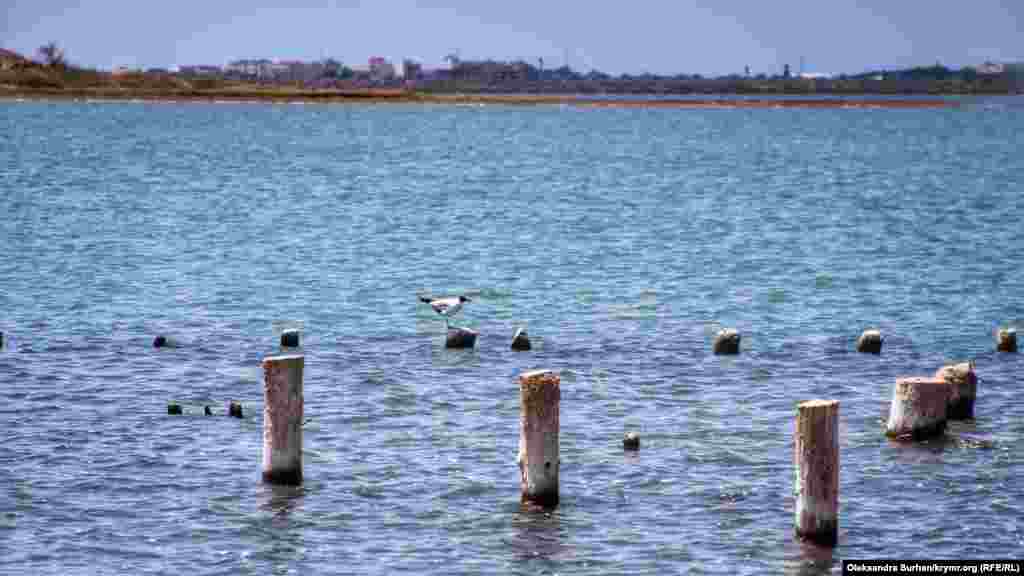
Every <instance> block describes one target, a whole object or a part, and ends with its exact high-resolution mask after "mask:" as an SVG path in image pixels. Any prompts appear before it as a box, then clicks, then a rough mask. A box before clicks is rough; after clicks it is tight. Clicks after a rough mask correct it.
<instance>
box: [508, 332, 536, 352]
mask: <svg viewBox="0 0 1024 576" xmlns="http://www.w3.org/2000/svg"><path fill="white" fill-rule="evenodd" d="M530 348H531V346H530V336H529V335H528V334H527V333H526V328H520V329H518V330H516V333H515V334H514V335H513V336H512V349H513V350H529V349H530Z"/></svg>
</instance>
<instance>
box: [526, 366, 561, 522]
mask: <svg viewBox="0 0 1024 576" xmlns="http://www.w3.org/2000/svg"><path fill="white" fill-rule="evenodd" d="M560 384H561V380H560V378H559V377H558V374H556V373H555V372H552V371H550V370H537V371H534V372H526V373H524V374H521V375H520V376H519V400H520V418H519V458H518V462H519V472H520V488H521V490H522V502H524V503H533V504H539V505H541V506H545V507H554V506H556V505H558V470H559V467H560V466H561V460H560V459H559V455H558V432H559V425H558V411H559V405H560V404H561V398H562V393H561V386H560Z"/></svg>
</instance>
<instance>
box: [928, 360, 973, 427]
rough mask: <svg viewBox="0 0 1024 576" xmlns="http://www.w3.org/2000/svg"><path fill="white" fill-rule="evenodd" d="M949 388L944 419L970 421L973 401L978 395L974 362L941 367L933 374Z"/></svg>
mask: <svg viewBox="0 0 1024 576" xmlns="http://www.w3.org/2000/svg"><path fill="white" fill-rule="evenodd" d="M935 377H936V378H939V379H942V380H944V381H945V382H946V385H948V386H949V400H948V402H947V404H946V418H947V419H949V420H971V419H973V418H974V399H975V398H976V397H977V395H978V377H977V376H976V375H975V374H974V362H962V363H960V364H953V365H951V366H943V367H942V368H939V370H938V372H936V373H935Z"/></svg>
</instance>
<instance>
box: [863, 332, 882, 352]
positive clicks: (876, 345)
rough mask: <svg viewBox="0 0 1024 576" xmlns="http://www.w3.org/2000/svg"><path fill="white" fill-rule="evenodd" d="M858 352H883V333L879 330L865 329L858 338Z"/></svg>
mask: <svg viewBox="0 0 1024 576" xmlns="http://www.w3.org/2000/svg"><path fill="white" fill-rule="evenodd" d="M857 352H864V353H866V354H881V353H882V333H881V332H880V331H878V330H865V331H864V333H863V334H861V335H860V338H857Z"/></svg>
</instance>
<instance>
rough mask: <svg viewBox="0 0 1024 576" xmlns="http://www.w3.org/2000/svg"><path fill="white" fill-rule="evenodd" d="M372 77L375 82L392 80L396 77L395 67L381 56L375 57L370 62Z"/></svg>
mask: <svg viewBox="0 0 1024 576" xmlns="http://www.w3.org/2000/svg"><path fill="white" fill-rule="evenodd" d="M369 65H370V76H372V77H373V79H374V80H391V79H393V78H394V77H395V65H394V64H392V63H391V62H388V61H387V60H386V59H384V58H382V57H380V56H373V57H372V58H370V61H369Z"/></svg>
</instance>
